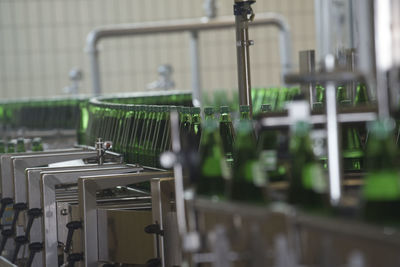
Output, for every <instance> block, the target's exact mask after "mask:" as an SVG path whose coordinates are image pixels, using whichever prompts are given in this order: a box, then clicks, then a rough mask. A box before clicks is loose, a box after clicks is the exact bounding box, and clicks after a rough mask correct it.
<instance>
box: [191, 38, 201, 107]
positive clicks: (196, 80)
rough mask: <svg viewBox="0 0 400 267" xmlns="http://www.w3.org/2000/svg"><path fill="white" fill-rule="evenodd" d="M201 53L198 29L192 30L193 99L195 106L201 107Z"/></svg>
mask: <svg viewBox="0 0 400 267" xmlns="http://www.w3.org/2000/svg"><path fill="white" fill-rule="evenodd" d="M199 55H200V51H199V33H198V31H192V32H191V33H190V60H191V62H190V64H191V72H192V94H193V95H192V99H193V106H195V107H201V79H200V75H201V74H200V56H199Z"/></svg>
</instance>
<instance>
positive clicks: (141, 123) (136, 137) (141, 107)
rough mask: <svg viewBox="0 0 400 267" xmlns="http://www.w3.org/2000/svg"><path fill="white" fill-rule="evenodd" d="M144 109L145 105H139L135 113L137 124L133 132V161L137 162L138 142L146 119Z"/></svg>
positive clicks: (141, 136) (145, 108) (138, 153)
mask: <svg viewBox="0 0 400 267" xmlns="http://www.w3.org/2000/svg"><path fill="white" fill-rule="evenodd" d="M146 110H147V106H145V105H139V106H138V111H137V112H138V113H137V119H136V120H137V125H136V127H135V130H134V132H133V142H132V143H133V149H132V150H131V151H132V152H133V163H139V155H140V148H139V147H140V143H141V140H142V138H143V134H144V125H145V121H146Z"/></svg>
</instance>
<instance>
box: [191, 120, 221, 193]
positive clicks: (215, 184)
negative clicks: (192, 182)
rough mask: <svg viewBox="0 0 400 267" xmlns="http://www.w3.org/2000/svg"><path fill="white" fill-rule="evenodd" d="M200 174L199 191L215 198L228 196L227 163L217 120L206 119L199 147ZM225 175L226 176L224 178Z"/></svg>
mask: <svg viewBox="0 0 400 267" xmlns="http://www.w3.org/2000/svg"><path fill="white" fill-rule="evenodd" d="M199 158H200V170H199V172H200V175H199V181H198V183H197V193H198V194H199V195H205V196H209V197H212V198H214V199H224V198H225V196H226V192H225V190H226V184H225V181H226V179H225V178H227V176H228V173H227V169H228V167H227V163H226V161H225V158H224V153H223V150H222V144H221V138H220V135H219V132H218V122H217V121H216V120H212V119H209V120H205V122H204V123H203V133H202V136H201V141H200V147H199ZM224 177H225V178H224Z"/></svg>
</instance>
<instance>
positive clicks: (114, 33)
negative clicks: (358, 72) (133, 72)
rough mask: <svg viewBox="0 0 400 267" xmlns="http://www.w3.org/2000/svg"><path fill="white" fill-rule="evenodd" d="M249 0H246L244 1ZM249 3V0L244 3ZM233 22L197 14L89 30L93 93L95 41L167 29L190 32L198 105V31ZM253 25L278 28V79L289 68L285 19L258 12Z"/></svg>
mask: <svg viewBox="0 0 400 267" xmlns="http://www.w3.org/2000/svg"><path fill="white" fill-rule="evenodd" d="M244 2H248V1H244ZM247 4H248V3H247ZM235 26H236V23H235V21H234V20H233V18H232V16H224V17H217V18H214V19H212V20H211V19H209V18H197V19H184V20H172V21H160V22H145V23H133V24H117V25H108V26H102V27H99V28H96V29H94V30H92V31H91V32H90V33H89V34H88V36H87V38H86V51H87V53H88V54H89V57H90V65H91V75H92V86H93V95H101V94H102V88H101V75H100V65H99V48H98V44H99V43H100V41H101V40H103V39H106V38H116V37H124V36H141V35H154V34H167V33H183V32H189V33H190V37H191V39H190V51H191V52H190V57H191V73H192V92H193V104H194V105H195V106H201V98H200V96H201V92H200V90H201V79H200V77H201V73H200V64H199V62H200V55H199V47H198V42H199V32H202V31H211V30H217V29H228V28H234V27H235ZM251 26H252V27H256V26H272V27H275V28H277V29H278V30H279V47H280V61H281V81H282V82H283V77H284V76H285V75H286V74H287V73H289V71H290V69H291V68H292V57H291V34H290V28H289V24H288V23H287V21H286V19H285V18H284V17H283V16H282V15H280V14H277V13H262V14H257V19H256V20H254V21H253V22H252V23H251Z"/></svg>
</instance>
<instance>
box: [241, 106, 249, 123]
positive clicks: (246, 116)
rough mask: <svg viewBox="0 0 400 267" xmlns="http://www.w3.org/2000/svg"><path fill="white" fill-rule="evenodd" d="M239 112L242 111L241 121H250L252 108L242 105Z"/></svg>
mask: <svg viewBox="0 0 400 267" xmlns="http://www.w3.org/2000/svg"><path fill="white" fill-rule="evenodd" d="M239 111H240V119H241V120H250V106H248V105H241V106H240V107H239Z"/></svg>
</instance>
